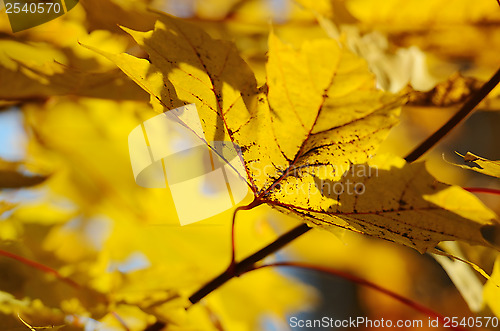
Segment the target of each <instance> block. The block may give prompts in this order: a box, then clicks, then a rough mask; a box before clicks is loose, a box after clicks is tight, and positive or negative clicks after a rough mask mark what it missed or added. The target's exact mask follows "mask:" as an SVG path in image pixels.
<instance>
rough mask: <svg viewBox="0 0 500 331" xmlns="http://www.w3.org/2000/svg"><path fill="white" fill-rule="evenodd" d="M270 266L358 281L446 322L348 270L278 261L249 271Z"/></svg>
mask: <svg viewBox="0 0 500 331" xmlns="http://www.w3.org/2000/svg"><path fill="white" fill-rule="evenodd" d="M268 267H294V268H301V269H307V270H313V271H317V272H321V273H325V274H328V275H331V276H336V277H341V278H344V279H346V280H348V281H351V282H353V283H356V284H359V285H362V286H365V287H369V288H371V289H373V290H375V291H377V292H380V293H383V294H385V295H387V296H389V297H391V298H393V299H394V300H397V301H399V302H400V303H402V304H404V305H406V306H408V307H410V308H412V309H414V310H416V311H418V312H420V313H423V314H425V315H427V316H429V317H434V318H438V319H439V320H440V321H441V322H442V323H444V322H445V318H444V316H443V315H441V314H439V313H437V312H435V311H434V310H432V309H430V308H428V307H426V306H424V305H421V304H419V303H417V302H415V301H413V300H410V299H408V298H405V297H403V296H402V295H399V294H397V293H395V292H392V291H391V290H388V289H386V288H384V287H382V286H380V285H377V284H375V283H372V282H370V281H368V280H366V279H363V278H361V277H358V276H354V275H352V274H349V273H347V272H343V271H340V270H337V269H334V268H329V267H323V266H317V265H312V264H308V263H302V262H276V263H270V264H265V265H261V266H257V267H255V268H253V269H251V270H249V271H252V270H258V269H263V268H268ZM247 272H248V271H247ZM450 328H451V329H454V330H461V331H464V330H467V329H464V328H461V327H451V326H450Z"/></svg>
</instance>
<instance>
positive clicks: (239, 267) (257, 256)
mask: <svg viewBox="0 0 500 331" xmlns="http://www.w3.org/2000/svg"><path fill="white" fill-rule="evenodd" d="M499 1H500V0H499ZM499 81H500V69H499V70H498V71H497V72H496V73H495V75H494V76H493V77H492V78H491V79H490V80H489V81H488V82H487V83H486V84H484V85H483V87H482V88H481V89H480V90H479V91H477V92H476V93H475V94H474V95H473V96H472V97H471V98H470V99H469V100H468V101H467V102H466V103H465V104H464V105H463V106H462V108H461V109H460V110H459V111H458V113H457V114H455V115H454V116H453V117H452V118H451V119H450V120H449V121H448V122H447V123H446V124H444V125H443V126H442V127H441V128H440V129H439V130H438V131H436V132H435V133H434V134H433V135H432V136H430V137H429V138H428V139H427V140H425V141H424V142H423V143H422V144H421V145H420V146H418V147H417V148H416V149H415V150H414V151H412V152H411V153H410V154H408V156H406V158H405V159H406V161H407V162H410V163H411V162H413V161H415V160H417V159H418V158H419V157H420V156H422V155H423V154H424V153H425V152H427V151H428V150H429V149H430V148H431V147H432V146H434V145H435V144H436V143H437V142H438V141H439V140H440V139H441V138H443V137H444V136H445V135H446V134H447V133H448V132H449V131H450V130H451V129H453V128H454V127H455V126H456V125H457V124H458V123H460V121H461V120H463V119H464V118H465V117H467V115H468V114H469V113H470V112H471V111H472V110H473V109H474V108H475V107H476V106H477V105H478V104H479V103H480V102H481V101H482V100H483V99H484V98H485V97H486V95H487V94H488V93H489V92H490V91H491V90H492V89H493V88H494V87H495V86H496V85H497V84H498V82H499ZM262 195H263V194H261V195H259V196H258V197H256V201H259V202H260V203H259V204H261V203H262V202H261V201H260V198H261V197H262ZM254 202H255V201H254ZM248 209H251V208H248ZM248 209H247V210H248ZM234 217H235V215H233V229H232V247H233V248H232V250H233V263H232V264H231V265H230V267H229V268H228V269H226V271H224V272H223V273H221V274H220V275H219V276H217V277H215V278H214V279H212V280H211V281H209V282H208V283H207V284H205V285H204V286H203V287H201V288H200V289H199V290H198V291H196V292H195V293H194V294H193V295H191V297H190V298H189V301H190V302H191V303H192V304H195V303H197V302H199V301H200V300H201V299H203V298H204V297H206V296H207V295H208V294H210V293H211V292H212V291H214V290H216V289H217V288H218V287H220V286H222V285H224V284H225V283H226V282H227V281H229V280H230V279H232V278H234V277H237V276H239V275H241V274H242V273H244V272H246V271H248V270H250V269H252V268H253V267H254V264H255V263H257V262H259V261H260V260H262V259H264V258H265V257H267V256H269V255H270V254H273V253H274V252H276V251H277V250H279V249H281V248H282V247H284V246H285V245H287V244H289V243H290V242H292V241H293V240H295V239H296V238H298V237H300V236H301V235H303V234H304V233H306V232H308V231H309V230H310V229H311V228H310V227H309V226H308V225H307V224H305V223H303V224H301V225H298V226H297V227H295V228H294V229H292V230H290V231H289V232H287V233H285V234H284V235H282V236H281V237H279V238H278V239H276V240H275V241H274V242H273V243H271V244H269V245H267V246H266V247H264V248H262V249H261V250H259V251H257V252H255V253H254V254H252V255H250V256H248V257H247V258H246V259H244V260H242V261H241V262H238V263H236V262H234Z"/></svg>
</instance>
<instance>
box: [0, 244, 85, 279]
mask: <svg viewBox="0 0 500 331" xmlns="http://www.w3.org/2000/svg"><path fill="white" fill-rule="evenodd" d="M0 255H3V256H5V257H8V258H11V259H13V260H16V261H19V262H21V263H23V264H25V265H27V266H30V267H32V268H35V269H38V270H40V271H42V272H44V273H47V274H52V275H54V276H55V277H56V278H57V279H60V280H62V281H63V282H65V283H67V284H69V285H71V286H73V287H75V288H80V285H79V284H77V283H75V282H74V281H73V280H71V279H69V278H67V277H64V276H63V275H61V274H60V273H59V272H58V271H57V270H54V269H52V268H50V267H47V266H46V265H43V264H41V263H38V262H35V261H32V260H29V259H27V258H25V257H22V256H19V255H16V254H13V253H10V252H7V251H4V250H1V249H0Z"/></svg>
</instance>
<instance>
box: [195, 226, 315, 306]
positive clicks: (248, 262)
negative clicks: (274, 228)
mask: <svg viewBox="0 0 500 331" xmlns="http://www.w3.org/2000/svg"><path fill="white" fill-rule="evenodd" d="M310 229H311V228H310V227H309V226H307V224H305V223H303V224H301V225H299V226H297V227H295V228H293V229H292V230H290V231H288V232H287V233H285V234H283V235H282V236H280V237H279V238H278V239H276V240H275V241H273V242H272V243H270V244H269V245H267V246H266V247H264V248H262V249H260V250H259V251H257V252H255V253H254V254H252V255H250V256H248V257H247V258H245V259H244V260H242V261H241V262H238V263H235V264H234V266H233V268H229V269H227V270H226V271H225V272H223V273H222V274H220V275H219V276H217V277H215V278H214V279H212V280H211V281H209V282H208V283H207V284H205V286H203V287H202V288H201V289H199V290H198V291H197V292H195V293H194V294H193V295H191V297H190V298H189V301H191V303H192V304H195V303H197V302H198V301H200V300H201V299H203V298H204V297H206V296H207V295H208V294H210V293H211V292H212V291H213V290H215V289H217V288H218V287H220V286H222V285H223V284H225V283H226V282H227V281H228V280H230V279H231V278H234V277H237V276H239V275H241V274H242V273H244V272H246V271H248V270H250V269H252V268H253V267H254V264H255V263H257V262H259V261H260V260H262V259H263V258H265V257H267V256H269V255H271V254H273V253H274V252H276V251H278V250H279V249H281V248H282V247H284V246H285V245H287V244H288V243H290V242H291V241H293V240H294V239H296V238H298V237H300V236H301V235H303V234H304V233H306V232H307V231H309V230H310Z"/></svg>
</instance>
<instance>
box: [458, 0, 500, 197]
mask: <svg viewBox="0 0 500 331" xmlns="http://www.w3.org/2000/svg"><path fill="white" fill-rule="evenodd" d="M499 1H500V0H499ZM464 190H466V191H468V192H471V193H487V194H496V195H500V190H496V189H494V188H485V187H464Z"/></svg>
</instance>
